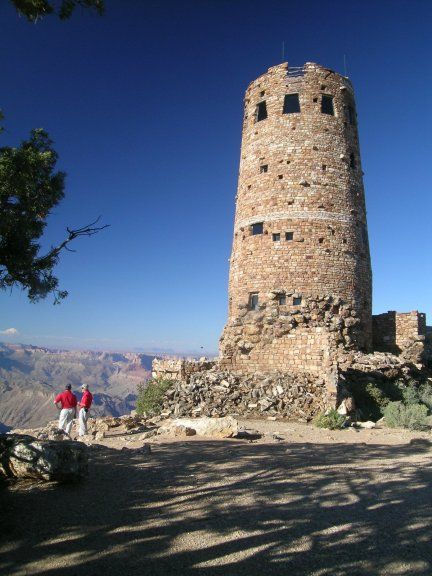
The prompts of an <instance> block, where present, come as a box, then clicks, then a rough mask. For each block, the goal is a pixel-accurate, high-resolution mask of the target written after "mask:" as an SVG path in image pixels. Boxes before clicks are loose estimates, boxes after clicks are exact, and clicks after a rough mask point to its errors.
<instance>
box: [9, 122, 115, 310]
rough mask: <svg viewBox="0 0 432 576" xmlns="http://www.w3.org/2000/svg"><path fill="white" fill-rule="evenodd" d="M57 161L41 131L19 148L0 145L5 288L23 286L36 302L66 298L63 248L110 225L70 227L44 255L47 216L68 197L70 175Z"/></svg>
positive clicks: (43, 132) (56, 301)
mask: <svg viewBox="0 0 432 576" xmlns="http://www.w3.org/2000/svg"><path fill="white" fill-rule="evenodd" d="M56 162H57V153H56V152H55V150H54V149H53V148H52V141H51V140H50V138H49V137H48V134H47V133H46V132H45V131H44V130H41V129H39V130H32V132H31V135H30V138H29V139H28V140H26V141H24V142H22V143H21V145H20V146H19V147H17V148H11V147H9V146H6V147H3V148H0V290H6V289H8V288H13V287H14V286H19V287H21V288H22V289H23V290H25V291H26V292H27V294H28V298H29V300H30V301H31V302H36V301H37V300H40V299H42V298H45V297H46V296H47V295H48V294H50V293H51V294H53V295H54V302H55V303H58V302H59V301H60V300H61V299H62V298H65V297H66V296H67V292H66V291H64V290H59V289H58V279H57V278H56V277H55V276H54V274H53V268H54V267H55V265H56V264H57V262H58V259H59V255H60V252H61V251H62V250H63V249H66V250H68V249H69V248H68V245H69V243H70V242H71V241H72V240H74V239H75V238H77V237H79V236H91V235H93V234H96V233H97V232H98V231H99V230H101V229H102V228H105V227H106V226H102V227H95V224H96V223H97V221H96V222H92V223H91V224H89V225H87V226H84V227H83V228H78V229H75V230H71V229H69V228H68V229H67V233H68V236H67V237H66V238H65V240H63V242H61V243H60V244H59V245H58V246H54V247H52V248H51V249H50V250H49V251H48V252H47V253H46V254H44V255H40V253H39V252H40V244H39V243H38V240H39V239H40V237H41V236H42V234H43V232H44V229H45V227H46V224H47V222H46V219H47V217H48V216H49V214H50V212H51V210H52V208H53V207H54V206H56V205H57V204H58V203H59V202H60V200H61V199H62V198H63V196H64V179H65V174H64V172H56V171H55V165H56Z"/></svg>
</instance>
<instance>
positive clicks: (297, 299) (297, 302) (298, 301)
mask: <svg viewBox="0 0 432 576" xmlns="http://www.w3.org/2000/svg"><path fill="white" fill-rule="evenodd" d="M301 303H302V299H301V296H295V297H294V298H293V306H300V304H301Z"/></svg>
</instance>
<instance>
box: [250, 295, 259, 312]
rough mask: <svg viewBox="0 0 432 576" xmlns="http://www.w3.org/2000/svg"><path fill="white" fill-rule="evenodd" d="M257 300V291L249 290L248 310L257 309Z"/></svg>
mask: <svg viewBox="0 0 432 576" xmlns="http://www.w3.org/2000/svg"><path fill="white" fill-rule="evenodd" d="M258 306H259V301H258V292H251V293H250V294H249V304H248V307H249V310H258Z"/></svg>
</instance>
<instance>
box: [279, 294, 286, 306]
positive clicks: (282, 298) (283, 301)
mask: <svg viewBox="0 0 432 576" xmlns="http://www.w3.org/2000/svg"><path fill="white" fill-rule="evenodd" d="M278 303H279V305H280V306H284V305H285V304H286V294H283V293H282V294H278Z"/></svg>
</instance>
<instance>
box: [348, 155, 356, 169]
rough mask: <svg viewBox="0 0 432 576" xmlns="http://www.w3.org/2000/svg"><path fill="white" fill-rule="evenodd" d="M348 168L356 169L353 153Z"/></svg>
mask: <svg viewBox="0 0 432 576" xmlns="http://www.w3.org/2000/svg"><path fill="white" fill-rule="evenodd" d="M349 165H350V168H355V167H356V165H357V164H356V159H355V156H354V153H351V154H350V162H349Z"/></svg>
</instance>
